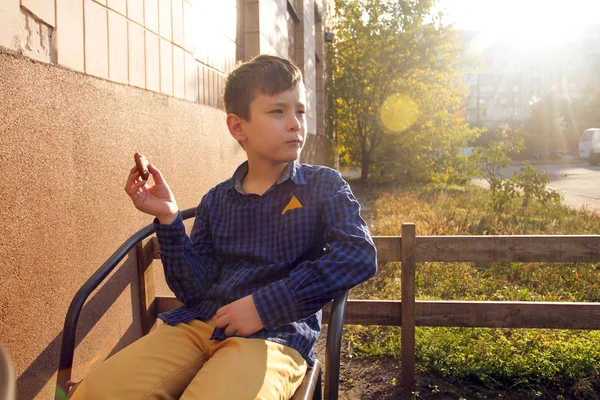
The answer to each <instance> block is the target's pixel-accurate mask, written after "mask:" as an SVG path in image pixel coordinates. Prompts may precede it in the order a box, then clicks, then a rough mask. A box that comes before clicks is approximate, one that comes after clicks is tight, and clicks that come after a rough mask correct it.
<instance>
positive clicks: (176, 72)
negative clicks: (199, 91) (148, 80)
mask: <svg viewBox="0 0 600 400" xmlns="http://www.w3.org/2000/svg"><path fill="white" fill-rule="evenodd" d="M183 53H184V51H183V49H182V48H181V47H178V46H175V45H174V46H173V96H175V97H177V98H178V99H185V56H184V54H183Z"/></svg>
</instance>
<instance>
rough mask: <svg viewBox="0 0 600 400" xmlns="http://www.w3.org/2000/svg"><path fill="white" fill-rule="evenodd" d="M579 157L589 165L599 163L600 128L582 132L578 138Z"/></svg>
mask: <svg viewBox="0 0 600 400" xmlns="http://www.w3.org/2000/svg"><path fill="white" fill-rule="evenodd" d="M579 157H580V158H581V159H582V160H587V162H588V164H590V165H598V164H599V163H600V128H592V129H586V130H585V131H583V133H582V134H581V137H580V138H579Z"/></svg>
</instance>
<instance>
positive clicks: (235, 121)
mask: <svg viewBox="0 0 600 400" xmlns="http://www.w3.org/2000/svg"><path fill="white" fill-rule="evenodd" d="M227 128H229V133H231V136H233V138H234V139H235V140H237V141H238V142H243V141H245V140H246V133H245V132H244V125H243V119H242V118H240V117H238V116H237V115H235V114H227Z"/></svg>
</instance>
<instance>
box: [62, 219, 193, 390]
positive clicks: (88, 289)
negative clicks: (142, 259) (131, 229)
mask: <svg viewBox="0 0 600 400" xmlns="http://www.w3.org/2000/svg"><path fill="white" fill-rule="evenodd" d="M195 213H196V208H188V209H187V210H184V211H182V212H181V217H182V218H183V219H184V220H185V219H188V218H192V217H193V216H194V215H195ZM153 233H154V225H153V224H150V225H147V226H145V227H144V228H142V229H141V230H139V231H137V232H136V233H134V234H133V235H132V236H131V237H130V238H129V239H127V240H126V241H125V242H124V243H123V244H122V245H121V247H119V249H118V250H117V251H115V252H114V253H113V255H112V256H110V257H109V259H108V260H106V262H105V263H104V264H102V266H101V267H100V268H99V269H98V270H97V271H96V272H95V273H94V275H92V276H91V277H90V278H89V279H88V280H87V281H86V282H85V283H84V284H83V286H82V287H81V288H80V289H79V290H78V291H77V293H76V294H75V297H73V300H72V301H71V305H70V306H69V310H68V311H67V316H66V318H65V324H64V327H63V335H62V344H61V348H60V358H59V361H58V377H57V383H56V392H55V395H54V398H55V400H60V399H64V398H65V396H66V395H67V394H68V393H69V388H70V387H71V386H72V382H71V369H72V367H73V355H74V353H75V338H76V333H77V321H78V320H79V314H80V313H81V309H82V308H83V305H84V304H85V302H86V300H87V298H88V297H89V296H90V294H92V292H93V291H94V290H95V289H96V288H97V287H98V286H99V285H100V284H101V283H102V282H103V281H104V279H106V277H107V276H108V275H109V274H110V273H111V272H112V271H113V270H114V269H115V267H116V266H117V265H118V264H119V262H120V261H121V260H122V259H123V258H124V257H125V256H126V255H127V254H128V253H129V251H130V250H131V249H132V248H133V247H135V245H136V244H137V243H138V242H140V241H142V240H144V239H145V238H147V237H148V236H150V235H152V234H153Z"/></svg>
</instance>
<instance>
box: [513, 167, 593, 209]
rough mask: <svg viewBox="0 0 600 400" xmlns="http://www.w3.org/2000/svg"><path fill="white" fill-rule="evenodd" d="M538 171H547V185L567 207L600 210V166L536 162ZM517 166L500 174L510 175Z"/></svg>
mask: <svg viewBox="0 0 600 400" xmlns="http://www.w3.org/2000/svg"><path fill="white" fill-rule="evenodd" d="M535 167H536V168H537V170H538V171H545V172H547V173H548V177H549V178H550V183H549V184H548V187H549V188H550V189H553V190H556V191H557V192H558V193H560V195H561V196H562V197H563V199H564V202H565V204H566V205H568V206H569V207H572V208H575V209H580V208H582V207H586V208H587V209H588V210H594V211H597V212H600V166H595V167H592V166H589V165H588V164H587V163H584V162H573V163H570V164H561V163H555V164H537V165H535ZM518 169H519V166H510V167H509V168H507V169H506V170H505V171H503V173H502V175H503V176H506V177H512V176H513V173H514V172H515V171H517V170H518Z"/></svg>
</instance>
